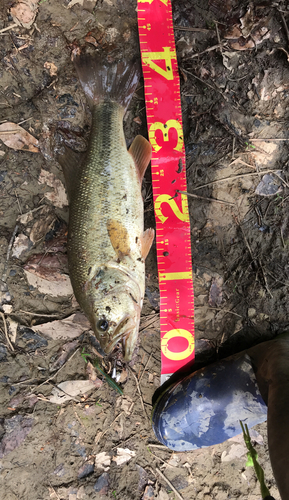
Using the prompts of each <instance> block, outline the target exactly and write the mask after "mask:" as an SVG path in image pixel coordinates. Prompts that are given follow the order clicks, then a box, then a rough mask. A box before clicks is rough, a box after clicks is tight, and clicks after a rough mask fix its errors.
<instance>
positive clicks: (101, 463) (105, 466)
mask: <svg viewBox="0 0 289 500" xmlns="http://www.w3.org/2000/svg"><path fill="white" fill-rule="evenodd" d="M110 463H111V458H110V456H109V455H108V454H107V453H106V452H105V451H102V452H101V453H98V454H97V455H95V460H94V466H95V467H96V468H97V469H102V470H105V471H107V470H109V466H110Z"/></svg>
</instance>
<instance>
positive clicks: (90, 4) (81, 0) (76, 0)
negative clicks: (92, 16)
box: [67, 0, 96, 12]
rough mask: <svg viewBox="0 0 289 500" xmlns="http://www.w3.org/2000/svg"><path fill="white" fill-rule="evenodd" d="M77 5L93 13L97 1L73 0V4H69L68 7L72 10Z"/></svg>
mask: <svg viewBox="0 0 289 500" xmlns="http://www.w3.org/2000/svg"><path fill="white" fill-rule="evenodd" d="M77 4H79V5H81V6H82V7H83V8H84V9H86V10H88V11H89V12H92V11H93V9H94V7H95V4H96V0H71V2H69V4H68V5H67V8H68V9H71V7H73V6H74V5H77Z"/></svg>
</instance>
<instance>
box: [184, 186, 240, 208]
mask: <svg viewBox="0 0 289 500" xmlns="http://www.w3.org/2000/svg"><path fill="white" fill-rule="evenodd" d="M176 191H177V193H181V194H186V195H187V196H191V197H192V198H198V199H200V200H206V201H215V202H216V203H221V204H222V205H223V204H225V205H231V206H235V203H231V202H230V201H222V200H216V199H215V198H206V197H205V196H199V195H197V194H193V193H188V192H187V191H181V190H180V189H177V190H176Z"/></svg>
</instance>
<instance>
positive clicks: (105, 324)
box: [96, 319, 108, 332]
mask: <svg viewBox="0 0 289 500" xmlns="http://www.w3.org/2000/svg"><path fill="white" fill-rule="evenodd" d="M96 326H97V329H98V330H100V331H101V332H106V330H107V329H108V321H107V320H106V319H100V320H99V322H98V323H97V325H96Z"/></svg>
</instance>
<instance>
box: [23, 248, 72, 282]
mask: <svg viewBox="0 0 289 500" xmlns="http://www.w3.org/2000/svg"><path fill="white" fill-rule="evenodd" d="M24 269H26V271H29V272H30V273H33V274H36V276H39V277H40V278H44V279H45V280H48V281H65V280H66V279H67V274H68V261H67V255H65V254H63V253H59V254H45V253H44V254H37V255H32V257H30V258H29V259H28V260H27V262H26V264H25V266H24Z"/></svg>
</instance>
